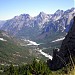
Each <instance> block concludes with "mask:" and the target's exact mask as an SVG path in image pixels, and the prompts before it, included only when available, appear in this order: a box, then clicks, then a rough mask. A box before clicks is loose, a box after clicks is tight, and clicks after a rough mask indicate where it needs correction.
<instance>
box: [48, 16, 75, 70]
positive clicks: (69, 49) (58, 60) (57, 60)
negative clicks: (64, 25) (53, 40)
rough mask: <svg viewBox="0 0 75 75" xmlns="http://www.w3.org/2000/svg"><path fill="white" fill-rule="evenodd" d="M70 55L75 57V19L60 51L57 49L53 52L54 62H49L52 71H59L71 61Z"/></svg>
mask: <svg viewBox="0 0 75 75" xmlns="http://www.w3.org/2000/svg"><path fill="white" fill-rule="evenodd" d="M70 55H71V56H72V57H75V17H74V19H73V25H72V27H71V28H70V30H69V32H68V34H67V35H66V37H65V39H64V40H63V42H62V45H61V48H60V50H58V49H55V50H54V51H53V59H52V61H51V60H48V61H47V64H48V66H49V67H50V69H51V70H58V69H60V68H62V67H64V66H65V65H66V64H68V63H69V62H70V61H71V59H70Z"/></svg>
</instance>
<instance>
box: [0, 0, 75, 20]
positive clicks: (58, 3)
mask: <svg viewBox="0 0 75 75" xmlns="http://www.w3.org/2000/svg"><path fill="white" fill-rule="evenodd" d="M72 7H74V0H0V20H6V19H10V18H13V17H14V16H17V15H20V14H24V13H26V14H30V15H31V16H36V15H38V14H39V13H40V12H41V11H43V12H45V13H47V14H52V13H54V12H55V11H56V10H58V9H61V10H67V9H70V8H72Z"/></svg>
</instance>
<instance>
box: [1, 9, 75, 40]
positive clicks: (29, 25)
mask: <svg viewBox="0 0 75 75" xmlns="http://www.w3.org/2000/svg"><path fill="white" fill-rule="evenodd" d="M74 10H75V8H71V9H68V10H66V11H63V10H57V11H56V12H55V13H54V14H46V13H44V12H40V13H39V15H37V16H35V17H31V16H30V15H29V14H21V15H20V16H15V17H14V18H12V19H10V20H6V22H5V23H4V24H3V25H2V26H1V27H0V28H1V30H5V31H7V32H8V33H9V34H10V35H13V36H16V37H19V38H27V39H32V40H34V38H35V39H36V38H40V36H44V37H46V35H48V34H49V35H50V33H52V32H54V33H56V32H67V31H68V30H69V26H70V23H71V22H72V21H71V20H72V18H73V16H74ZM42 33H43V34H42Z"/></svg>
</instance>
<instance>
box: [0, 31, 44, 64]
mask: <svg viewBox="0 0 75 75" xmlns="http://www.w3.org/2000/svg"><path fill="white" fill-rule="evenodd" d="M7 36H8V35H7V34H6V33H5V32H3V31H1V32H0V38H3V39H4V40H6V41H2V40H0V64H6V63H10V62H12V63H14V64H16V63H17V64H21V63H30V62H31V61H32V59H33V58H39V59H41V58H42V59H44V57H43V56H42V55H40V54H38V52H37V51H35V50H34V49H35V47H31V46H30V47H29V46H21V45H20V44H23V41H22V40H19V39H15V38H12V37H10V36H8V37H7ZM25 44H26V45H27V42H24V45H25Z"/></svg>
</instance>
